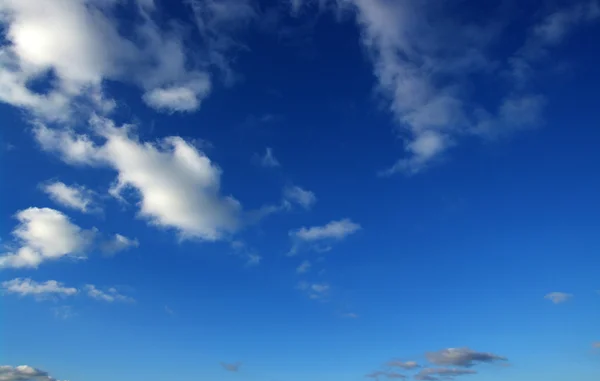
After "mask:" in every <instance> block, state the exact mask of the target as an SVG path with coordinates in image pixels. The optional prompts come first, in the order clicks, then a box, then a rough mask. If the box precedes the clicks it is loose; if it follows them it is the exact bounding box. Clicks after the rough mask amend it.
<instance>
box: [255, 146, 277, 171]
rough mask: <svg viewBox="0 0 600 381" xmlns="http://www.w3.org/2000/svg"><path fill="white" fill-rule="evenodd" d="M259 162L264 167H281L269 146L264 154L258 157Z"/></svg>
mask: <svg viewBox="0 0 600 381" xmlns="http://www.w3.org/2000/svg"><path fill="white" fill-rule="evenodd" d="M259 164H260V165H261V166H263V167H265V168H276V167H281V164H280V163H279V160H277V159H276V158H275V155H273V149H271V147H267V148H266V150H265V154H264V155H262V156H261V157H260V158H259Z"/></svg>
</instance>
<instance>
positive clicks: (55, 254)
mask: <svg viewBox="0 0 600 381" xmlns="http://www.w3.org/2000/svg"><path fill="white" fill-rule="evenodd" d="M16 218H17V219H18V220H19V225H18V226H17V227H16V228H15V230H13V233H12V234H13V236H14V237H15V239H16V242H17V244H18V246H19V247H18V248H17V249H16V250H15V251H14V252H8V253H3V254H2V256H0V268H6V267H15V268H19V267H32V268H35V267H37V266H38V265H39V264H41V263H42V262H44V261H46V260H56V259H59V258H62V257H64V256H68V255H82V254H84V252H85V250H86V249H87V248H88V247H89V246H90V244H91V243H92V241H93V238H94V235H95V230H83V229H81V228H80V227H79V226H77V225H75V224H73V223H72V222H71V221H70V220H69V218H68V217H67V216H65V215H64V214H62V213H61V212H59V211H57V210H54V209H50V208H28V209H25V210H21V211H19V212H18V213H17V214H16Z"/></svg>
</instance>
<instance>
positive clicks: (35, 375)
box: [0, 365, 57, 381]
mask: <svg viewBox="0 0 600 381" xmlns="http://www.w3.org/2000/svg"><path fill="white" fill-rule="evenodd" d="M0 380H2V381H57V380H56V379H55V378H53V377H50V375H49V374H48V372H45V371H43V370H41V369H37V368H34V367H31V366H29V365H19V366H10V365H0Z"/></svg>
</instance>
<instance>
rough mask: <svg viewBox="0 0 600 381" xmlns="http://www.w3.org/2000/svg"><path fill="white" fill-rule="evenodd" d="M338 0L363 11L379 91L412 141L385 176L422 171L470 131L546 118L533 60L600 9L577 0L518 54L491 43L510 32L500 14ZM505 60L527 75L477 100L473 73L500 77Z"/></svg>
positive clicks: (500, 131)
mask: <svg viewBox="0 0 600 381" xmlns="http://www.w3.org/2000/svg"><path fill="white" fill-rule="evenodd" d="M337 3H338V4H339V5H340V7H341V8H342V9H346V10H348V9H350V10H351V11H352V12H353V13H354V14H355V15H356V21H357V24H358V25H359V27H360V28H361V32H362V33H361V38H362V43H363V45H364V46H365V47H366V49H367V51H368V54H369V56H370V58H371V60H372V62H373V69H374V74H375V76H376V78H377V82H378V90H379V91H380V92H381V94H382V95H383V96H384V98H385V99H386V100H387V101H388V102H389V107H390V111H391V112H392V113H393V114H394V116H395V119H396V121H397V123H398V135H399V137H401V138H402V139H403V140H404V141H405V145H404V148H405V155H404V157H403V158H401V159H400V160H398V161H397V162H396V163H395V164H394V165H393V166H392V167H390V168H388V169H386V170H384V171H382V172H380V174H382V175H391V174H394V173H397V172H403V173H407V174H414V173H417V172H420V171H422V170H423V169H425V168H427V167H428V166H430V165H431V164H432V163H434V162H436V161H438V160H439V159H440V158H442V157H443V155H444V153H445V152H446V151H447V150H448V149H449V148H451V147H452V146H454V145H455V144H457V142H458V140H459V138H461V137H462V136H465V135H478V136H482V137H485V138H491V137H497V136H501V135H504V134H506V133H508V132H512V131H514V130H516V129H522V128H525V127H531V126H536V125H538V124H539V123H540V121H541V112H542V108H543V105H544V103H545V101H544V98H543V97H542V96H540V95H538V94H535V93H531V92H530V91H528V87H527V79H529V78H530V77H531V75H532V74H533V73H534V72H535V69H536V68H535V67H533V63H534V62H536V61H538V60H539V59H540V58H541V57H543V56H545V55H547V53H548V48H549V47H550V46H552V45H556V44H558V43H560V42H562V41H563V40H564V39H565V37H566V35H567V34H568V32H569V31H570V30H571V29H573V28H574V27H576V26H578V25H581V24H583V23H584V22H590V21H594V20H597V19H598V16H599V15H600V11H599V9H600V8H599V7H598V4H597V2H596V1H578V2H574V4H573V5H571V6H568V7H566V8H565V9H560V10H558V11H556V12H555V13H552V14H550V15H548V16H547V17H546V18H544V19H543V20H542V21H541V22H540V23H539V24H537V25H534V27H533V28H531V32H530V35H529V37H527V38H526V41H525V42H524V43H523V46H522V47H521V48H520V49H517V51H516V52H515V53H514V54H512V55H511V54H508V55H507V56H505V57H502V58H500V59H498V58H497V57H493V59H492V58H491V57H488V52H487V49H488V47H489V46H491V42H493V40H494V39H495V38H498V37H499V36H500V33H501V32H502V31H503V30H502V28H500V27H499V25H500V24H499V23H498V20H497V19H492V20H485V19H478V20H476V21H475V20H473V21H471V22H469V20H467V19H465V18H464V17H462V18H459V17H453V16H454V12H455V10H453V9H450V7H449V6H445V5H442V4H440V3H439V2H435V1H421V2H411V1H388V0H338V1H337ZM444 4H445V3H444ZM499 65H501V66H504V67H508V68H509V71H511V76H512V77H513V78H515V79H517V78H519V79H518V80H515V81H512V88H509V90H508V91H507V94H505V95H500V96H499V97H498V99H497V101H496V104H497V106H494V105H493V104H492V105H491V109H492V111H487V110H485V109H484V108H483V107H482V106H481V105H480V104H478V103H477V101H475V100H474V99H471V98H472V97H471V96H470V94H469V91H468V89H469V88H470V87H471V83H470V81H471V79H472V78H471V75H472V74H473V73H478V74H484V75H495V76H497V75H498V72H499V70H498V66H499ZM494 109H495V110H494Z"/></svg>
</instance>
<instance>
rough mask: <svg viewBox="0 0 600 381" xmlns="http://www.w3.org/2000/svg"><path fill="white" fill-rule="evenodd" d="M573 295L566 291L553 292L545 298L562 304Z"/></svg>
mask: <svg viewBox="0 0 600 381" xmlns="http://www.w3.org/2000/svg"><path fill="white" fill-rule="evenodd" d="M572 297H573V294H567V293H566V292H551V293H549V294H547V295H546V296H544V299H547V300H549V301H551V302H552V303H554V304H561V303H565V302H567V301H569V300H570V299H571V298H572Z"/></svg>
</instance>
